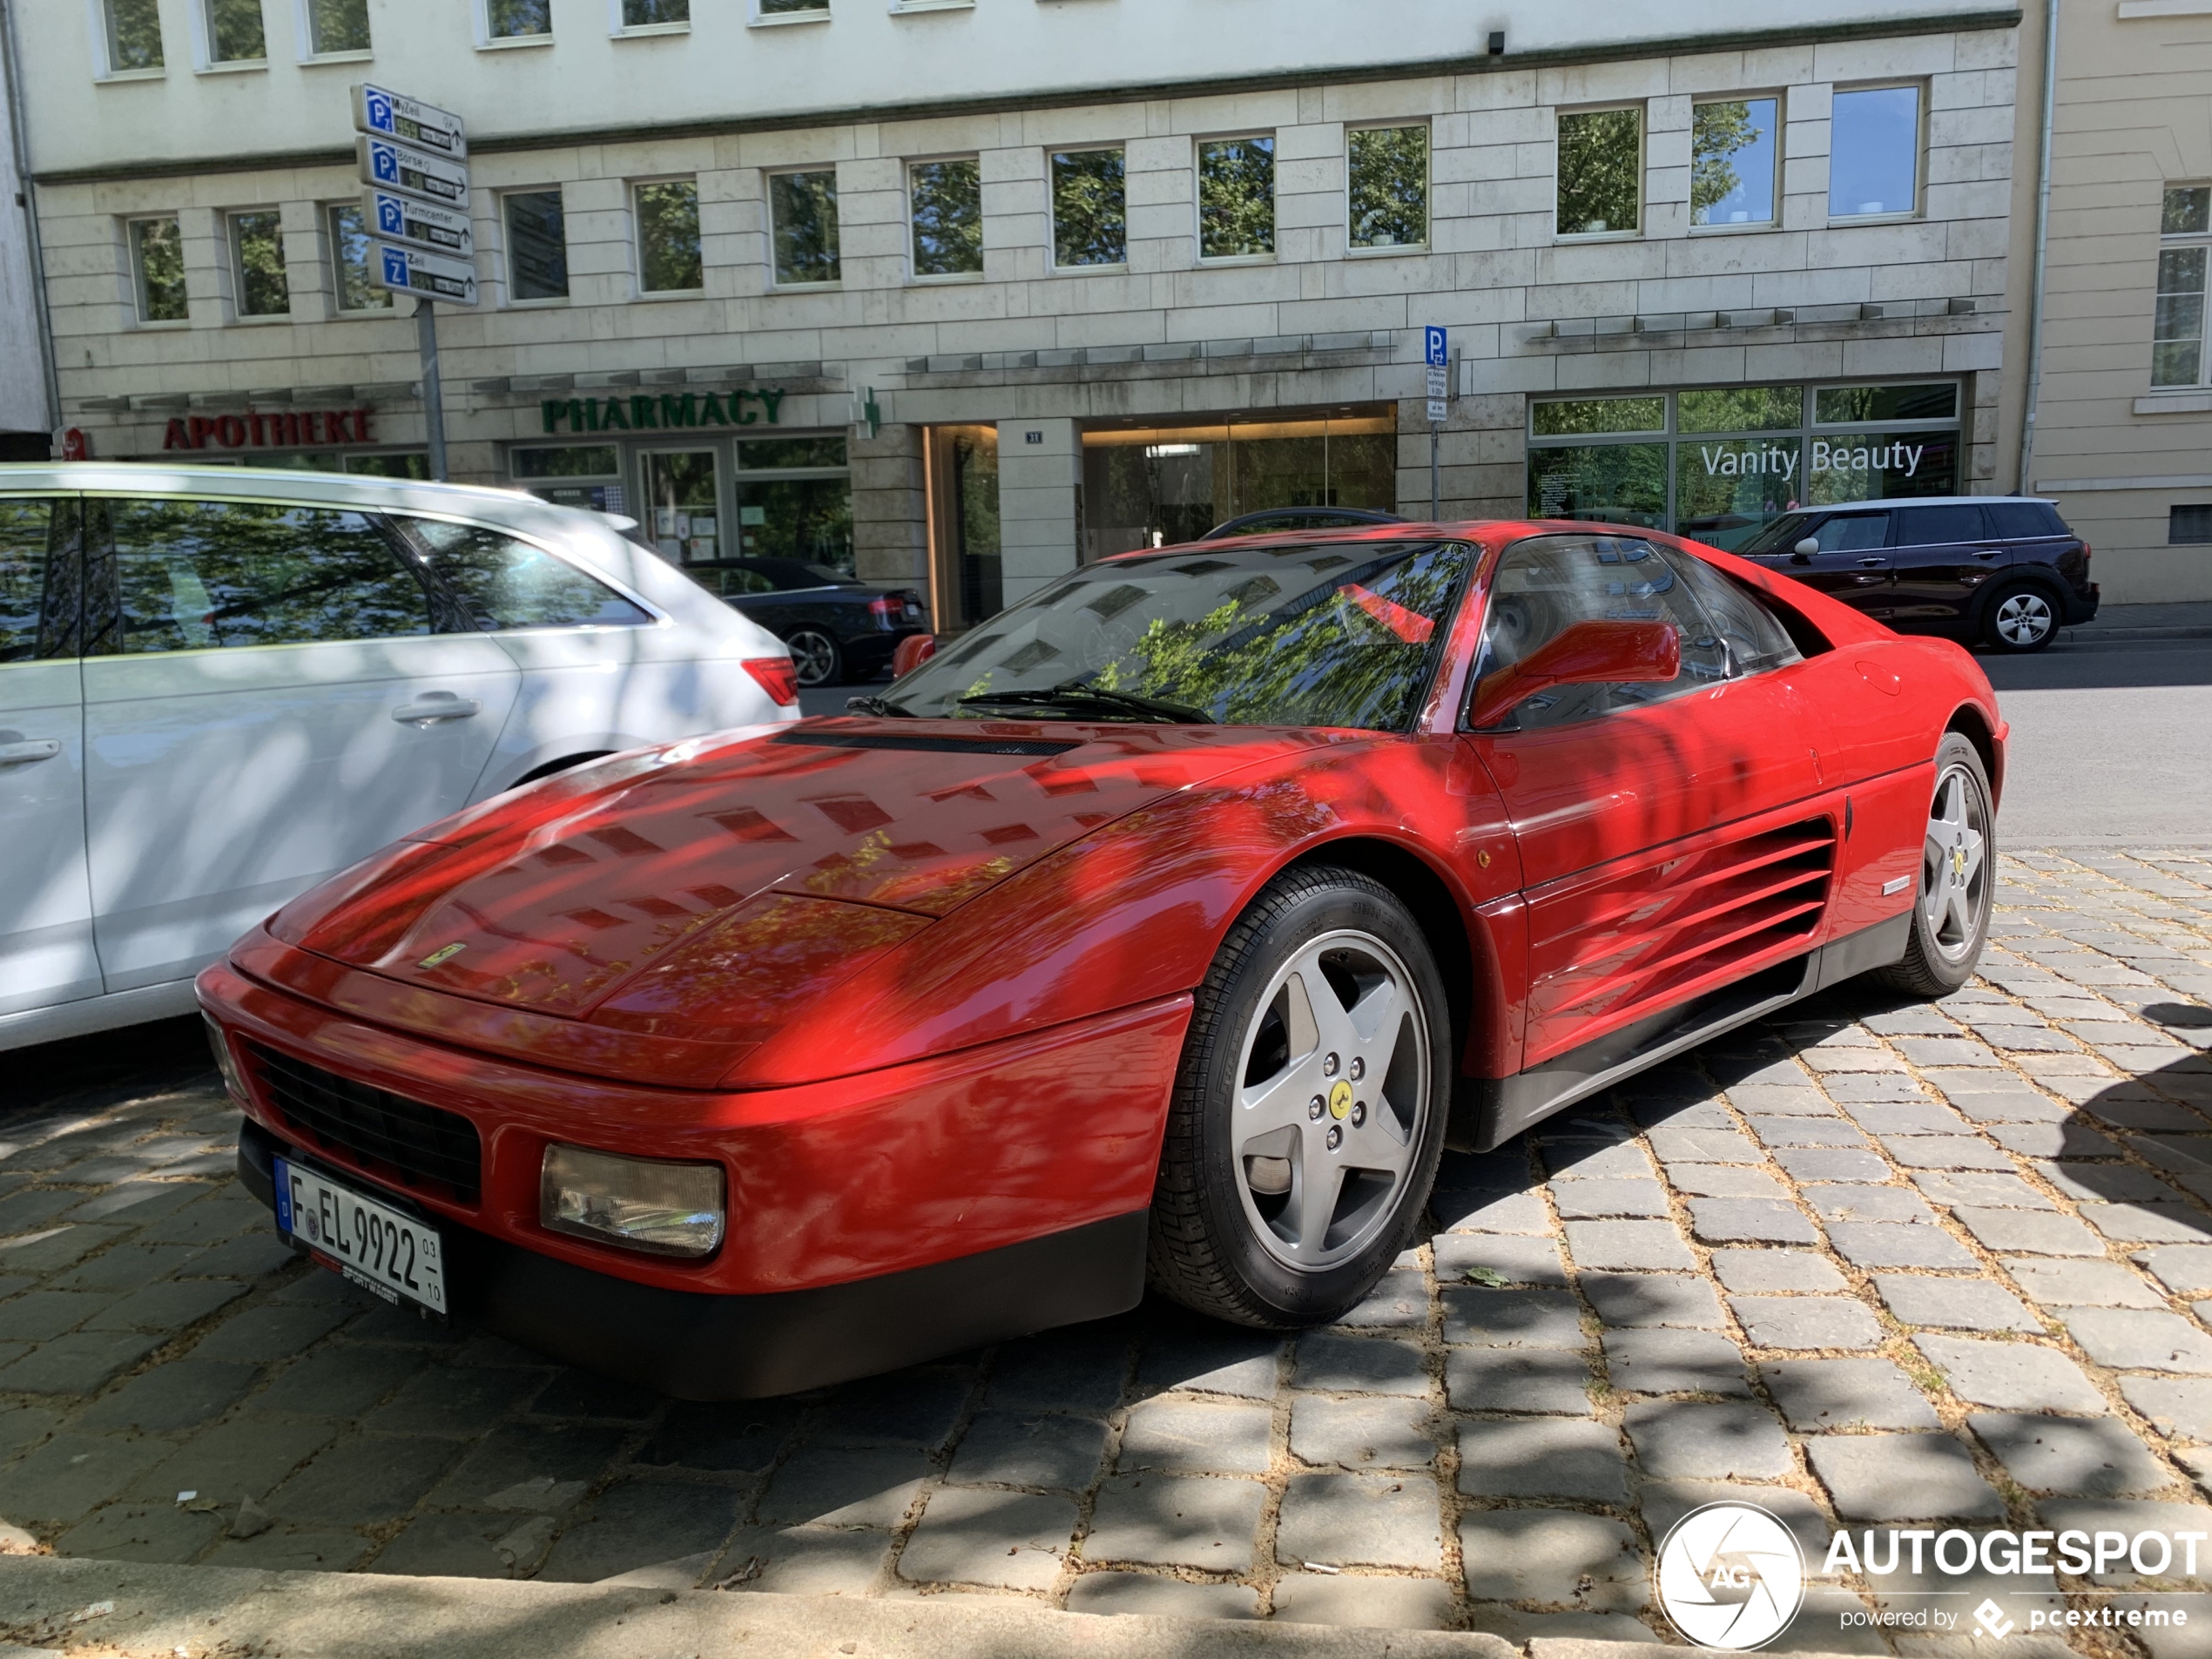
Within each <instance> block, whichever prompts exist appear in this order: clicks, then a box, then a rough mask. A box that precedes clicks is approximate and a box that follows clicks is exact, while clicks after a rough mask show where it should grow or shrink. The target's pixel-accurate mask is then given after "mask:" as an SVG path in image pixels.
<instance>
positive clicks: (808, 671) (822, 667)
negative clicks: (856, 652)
mask: <svg viewBox="0 0 2212 1659" xmlns="http://www.w3.org/2000/svg"><path fill="white" fill-rule="evenodd" d="M784 644H786V645H787V646H789V647H790V648H791V665H792V669H793V671H796V672H797V674H798V676H799V684H800V685H805V686H810V687H811V686H816V685H834V684H835V683H836V682H837V681H839V680H841V679H843V678H845V653H844V652H843V651H840V650H839V649H838V644H837V641H835V640H834V639H832V638H831V637H829V636H828V635H827V634H826V633H824V632H823V631H821V630H820V629H819V628H795V629H793V630H792V635H791V637H790V638H789V639H786V641H784Z"/></svg>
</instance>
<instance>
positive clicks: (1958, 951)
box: [1881, 732, 1997, 999]
mask: <svg viewBox="0 0 2212 1659" xmlns="http://www.w3.org/2000/svg"><path fill="white" fill-rule="evenodd" d="M1935 770H1936V778H1935V794H1934V796H1933V798H1932V799H1931V800H1930V802H1929V805H1928V827H1927V833H1926V834H1925V836H1924V837H1923V838H1922V840H1921V843H1920V876H1919V884H1918V886H1917V887H1916V888H1915V889H1914V898H1913V905H1912V935H1911V937H1912V942H1911V943H1910V944H1909V945H1908V946H1907V947H1906V948H1905V957H1904V960H1903V961H1898V962H1897V963H1895V964H1894V965H1893V966H1892V967H1889V968H1884V969H1882V970H1881V978H1882V980H1883V981H1884V982H1885V984H1887V985H1889V986H1890V987H1892V988H1893V989H1896V990H1900V991H1903V992H1905V994H1907V995H1911V996H1919V997H1926V998H1930V999H1933V998H1936V997H1939V996H1948V995H1951V993H1952V992H1953V991H1955V990H1957V989H1958V988H1959V987H1960V986H1962V985H1964V984H1965V983H1966V981H1968V980H1970V979H1972V978H1973V974H1974V964H1975V963H1976V962H1978V961H1980V960H1981V948H1982V946H1983V944H1984V943H1985V942H1986V941H1987V940H1988V938H1989V913H1990V909H1991V907H1992V905H1993V902H1994V900H1995V897H1996V893H1997V841H1996V838H1995V836H1994V835H1993V833H1992V828H1993V824H1994V821H1995V819H1996V816H1997V814H1996V812H1995V810H1994V809H1993V807H1992V806H1991V805H1990V800H1989V774H1988V772H1986V770H1984V768H1983V766H1982V764H1981V753H1980V751H1979V750H1977V749H1976V748H1975V747H1974V745H1973V744H1971V743H1969V742H1968V741H1967V740H1966V738H1963V737H1961V736H1959V733H1957V732H1945V733H1944V736H1943V742H1942V744H1941V745H1939V746H1938V748H1937V750H1936V769H1935Z"/></svg>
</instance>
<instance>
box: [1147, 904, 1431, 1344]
mask: <svg viewBox="0 0 2212 1659" xmlns="http://www.w3.org/2000/svg"><path fill="white" fill-rule="evenodd" d="M1452 1073H1453V1062H1452V1056H1451V1044H1450V1022H1449V1018H1448V1015H1447V1010H1446V1005H1445V998H1444V987H1443V981H1442V980H1441V978H1440V976H1439V974H1438V973H1437V968H1436V962H1435V959H1434V957H1433V954H1432V953H1431V952H1430V950H1429V948H1428V941H1426V939H1425V938H1423V936H1422V934H1421V930H1420V927H1419V926H1418V925H1417V924H1416V923H1415V922H1414V921H1413V917H1412V916H1411V915H1409V914H1407V913H1406V907H1405V906H1404V905H1402V904H1400V903H1399V900H1397V898H1396V897H1395V896H1394V895H1393V894H1392V893H1391V892H1390V891H1389V889H1387V888H1386V887H1383V886H1382V885H1381V884H1380V883H1379V882H1377V881H1375V880H1372V879H1371V878H1369V877H1367V876H1366V875H1362V874H1360V873H1358V872H1356V871H1352V870H1344V869H1334V868H1329V867H1307V868H1302V869H1297V870H1292V871H1289V872H1286V873H1285V874H1284V875H1282V876H1281V877H1279V878H1278V879H1277V880H1275V881H1274V882H1272V883H1271V884H1270V885H1269V887H1267V888H1266V889H1265V891H1264V892H1263V893H1262V894H1260V896H1259V897H1258V899H1257V900H1254V901H1253V903H1252V905H1251V908H1250V909H1248V910H1247V911H1246V912H1245V913H1244V915H1243V916H1241V917H1240V918H1238V921H1237V924H1236V926H1235V927H1231V929H1230V932H1229V936H1228V938H1227V939H1226V940H1225V941H1224V943H1223V945H1222V948H1221V951H1220V954H1218V955H1217V957H1216V959H1215V961H1214V964H1213V968H1212V969H1211V971H1210V972H1209V973H1208V974H1207V975H1206V979H1205V982H1204V984H1203V985H1202V986H1200V988H1199V989H1198V994H1197V999H1196V1006H1195V1008H1193V1009H1192V1012H1191V1019H1190V1033H1189V1035H1188V1036H1187V1037H1186V1038H1185V1039H1184V1050H1183V1062H1182V1067H1181V1069H1180V1071H1179V1073H1178V1075H1177V1081H1176V1089H1175V1096H1174V1100H1173V1103H1172V1104H1171V1106H1170V1110H1169V1118H1168V1128H1167V1136H1166V1140H1165V1142H1164V1143H1163V1147H1162V1150H1161V1158H1160V1172H1159V1178H1158V1182H1157V1186H1156V1188H1155V1190H1154V1195H1153V1203H1152V1231H1151V1238H1150V1252H1149V1267H1150V1277H1151V1280H1152V1283H1153V1285H1155V1286H1156V1287H1157V1289H1158V1290H1160V1291H1163V1293H1164V1294H1166V1295H1168V1296H1170V1297H1172V1298H1174V1299H1175V1300H1177V1301H1178V1302H1181V1303H1183V1304H1184V1305H1186V1306H1189V1307H1192V1308H1195V1309H1197V1311H1199V1312H1202V1313H1208V1314H1211V1315H1213V1316H1215V1317H1217V1318H1223V1319H1228V1320H1231V1321H1233V1322H1235V1323H1237V1324H1239V1325H1256V1326H1258V1327H1260V1328H1262V1329H1269V1330H1285V1329H1292V1328H1296V1327H1298V1326H1302V1325H1321V1324H1326V1323H1329V1322H1330V1321H1332V1320H1334V1319H1337V1318H1340V1317H1342V1315H1343V1314H1344V1313H1345V1312H1347V1311H1348V1310H1349V1309H1351V1308H1352V1307H1353V1306H1354V1305H1357V1304H1358V1303H1359V1300H1360V1298H1363V1297H1365V1296H1366V1294H1367V1292H1368V1291H1370V1290H1372V1288H1373V1287H1374V1285H1375V1282H1376V1281H1377V1280H1378V1279H1379V1278H1381V1277H1382V1275H1383V1274H1384V1272H1385V1271H1387V1270H1388V1268H1389V1266H1390V1264H1391V1263H1392V1261H1393V1259H1394V1258H1396V1257H1397V1255H1398V1254H1399V1251H1402V1250H1404V1249H1406V1247H1407V1245H1408V1244H1410V1243H1411V1242H1412V1240H1413V1235H1414V1231H1415V1229H1416V1227H1417V1226H1418V1224H1419V1222H1420V1216H1421V1212H1422V1210H1423V1208H1424V1207H1425V1206H1426V1204H1427V1202H1428V1193H1429V1188H1430V1186H1431V1184H1433V1181H1434V1180H1435V1177H1436V1164H1437V1159H1438V1157H1439V1156H1440V1153H1441V1151H1442V1148H1443V1137H1444V1119H1445V1111H1446V1103H1447V1100H1448V1098H1449V1079H1450V1077H1451V1076H1452Z"/></svg>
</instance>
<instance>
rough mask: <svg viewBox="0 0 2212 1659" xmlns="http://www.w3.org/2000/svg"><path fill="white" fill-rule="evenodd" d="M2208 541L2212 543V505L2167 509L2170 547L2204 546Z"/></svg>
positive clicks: (2168, 543)
mask: <svg viewBox="0 0 2212 1659" xmlns="http://www.w3.org/2000/svg"><path fill="white" fill-rule="evenodd" d="M2207 543H2212V506H2207V507H2169V508H2168V509H2166V544H2167V545H2168V547H2202V546H2204V545H2206V544H2207Z"/></svg>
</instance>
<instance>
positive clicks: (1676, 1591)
mask: <svg viewBox="0 0 2212 1659" xmlns="http://www.w3.org/2000/svg"><path fill="white" fill-rule="evenodd" d="M1654 1575H1655V1576H1656V1579H1657V1581H1658V1586H1657V1588H1658V1592H1659V1605H1660V1606H1661V1607H1662V1608H1665V1609H1666V1610H1667V1616H1668V1617H1669V1619H1672V1620H1673V1621H1674V1624H1675V1629H1677V1630H1679V1631H1681V1632H1682V1633H1683V1635H1685V1636H1688V1637H1689V1639H1690V1640H1691V1641H1692V1642H1696V1644H1697V1645H1698V1646H1699V1647H1701V1648H1723V1649H1729V1650H1730V1651H1735V1652H1741V1651H1743V1650H1744V1649H1750V1648H1757V1647H1763V1646H1764V1645H1765V1644H1766V1643H1767V1642H1771V1641H1773V1640H1774V1638H1775V1637H1777V1636H1778V1635H1781V1634H1782V1633H1783V1632H1784V1630H1786V1629H1789V1628H1790V1621H1791V1620H1792V1619H1794V1618H1796V1617H1797V1608H1798V1607H1799V1606H1800V1604H1802V1603H1803V1602H1804V1595H1805V1558H1804V1552H1803V1551H1802V1550H1800V1549H1799V1548H1797V1540H1796V1539H1795V1538H1793V1537H1792V1536H1791V1534H1790V1529H1789V1528H1788V1527H1785V1526H1784V1525H1783V1524H1782V1523H1781V1522H1780V1521H1777V1520H1776V1519H1775V1518H1774V1516H1773V1515H1771V1514H1768V1513H1767V1512H1766V1511H1765V1510H1764V1509H1762V1508H1760V1507H1758V1506H1757V1505H1756V1504H1749V1503H1709V1504H1706V1505H1704V1506H1703V1507H1702V1508H1697V1509H1693V1510H1691V1511H1690V1512H1689V1514H1686V1515H1684V1516H1683V1518H1682V1519H1681V1520H1680V1521H1676V1523H1675V1524H1674V1526H1673V1527H1671V1528H1669V1531H1668V1533H1667V1536H1666V1538H1665V1540H1664V1541H1662V1543H1661V1544H1660V1546H1659V1560H1658V1563H1657V1566H1656V1568H1655V1569H1654Z"/></svg>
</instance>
